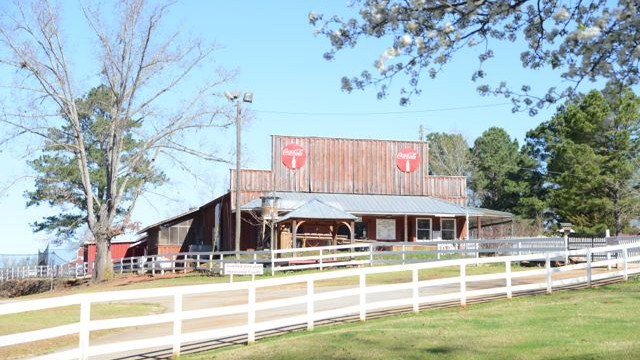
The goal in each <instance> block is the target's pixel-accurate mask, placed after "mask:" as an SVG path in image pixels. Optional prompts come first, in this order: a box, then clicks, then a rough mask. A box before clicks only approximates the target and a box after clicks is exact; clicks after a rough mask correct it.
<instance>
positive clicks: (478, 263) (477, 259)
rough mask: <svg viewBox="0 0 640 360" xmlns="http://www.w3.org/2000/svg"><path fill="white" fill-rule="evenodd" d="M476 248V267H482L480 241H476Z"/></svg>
mask: <svg viewBox="0 0 640 360" xmlns="http://www.w3.org/2000/svg"><path fill="white" fill-rule="evenodd" d="M475 247H476V266H480V262H479V259H480V241H476V243H475Z"/></svg>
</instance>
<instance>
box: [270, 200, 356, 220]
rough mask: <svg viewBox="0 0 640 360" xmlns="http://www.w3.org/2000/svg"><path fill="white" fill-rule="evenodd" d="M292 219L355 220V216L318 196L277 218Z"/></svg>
mask: <svg viewBox="0 0 640 360" xmlns="http://www.w3.org/2000/svg"><path fill="white" fill-rule="evenodd" d="M292 219H306V220H355V219H357V217H355V216H353V215H351V214H349V213H346V212H344V211H342V210H341V209H338V208H336V207H334V206H331V205H329V204H326V203H324V202H323V201H321V200H319V199H318V198H313V199H311V200H309V201H307V202H306V203H304V204H302V205H301V206H300V207H299V208H297V209H295V210H293V211H291V212H290V213H288V214H287V215H285V216H283V217H281V218H280V219H278V222H283V221H287V220H292Z"/></svg>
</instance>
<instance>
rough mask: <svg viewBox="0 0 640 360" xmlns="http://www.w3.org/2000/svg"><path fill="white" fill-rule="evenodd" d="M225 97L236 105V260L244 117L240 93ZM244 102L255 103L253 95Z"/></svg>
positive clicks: (226, 92)
mask: <svg viewBox="0 0 640 360" xmlns="http://www.w3.org/2000/svg"><path fill="white" fill-rule="evenodd" d="M224 97H226V98H227V99H228V100H229V101H231V102H234V101H235V103H236V231H235V252H236V258H239V257H240V254H239V251H240V222H241V221H242V218H241V216H240V205H241V204H240V149H241V142H240V119H241V115H242V108H241V106H240V105H241V101H240V91H233V92H229V91H225V92H224ZM242 102H246V103H252V102H253V93H251V92H246V93H244V95H243V97H242Z"/></svg>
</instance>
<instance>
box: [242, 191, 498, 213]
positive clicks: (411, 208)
mask: <svg viewBox="0 0 640 360" xmlns="http://www.w3.org/2000/svg"><path fill="white" fill-rule="evenodd" d="M276 196H278V197H279V198H280V204H279V210H280V211H293V210H295V209H297V208H299V207H300V206H302V205H303V204H304V203H306V202H308V201H309V200H311V199H314V198H315V199H318V200H319V201H321V202H323V203H325V204H327V205H330V206H332V207H334V208H337V209H340V210H342V211H344V212H347V213H350V214H354V215H435V216H438V215H442V216H465V215H467V212H468V213H469V216H501V217H511V214H509V213H505V212H501V211H494V210H488V209H480V208H466V207H463V206H458V205H456V204H453V203H450V202H447V201H444V200H440V199H436V198H433V197H428V196H413V195H364V194H335V193H304V192H281V191H279V192H277V193H276ZM261 205H262V203H261V200H260V199H255V200H252V201H250V202H248V203H246V204H244V205H243V206H241V207H240V209H241V210H245V211H246V210H254V209H258V208H260V207H261ZM498 214H501V215H498Z"/></svg>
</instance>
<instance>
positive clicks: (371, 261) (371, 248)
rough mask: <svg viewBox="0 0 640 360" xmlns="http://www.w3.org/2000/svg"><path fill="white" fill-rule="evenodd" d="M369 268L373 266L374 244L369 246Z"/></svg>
mask: <svg viewBox="0 0 640 360" xmlns="http://www.w3.org/2000/svg"><path fill="white" fill-rule="evenodd" d="M369 266H373V244H369Z"/></svg>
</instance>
